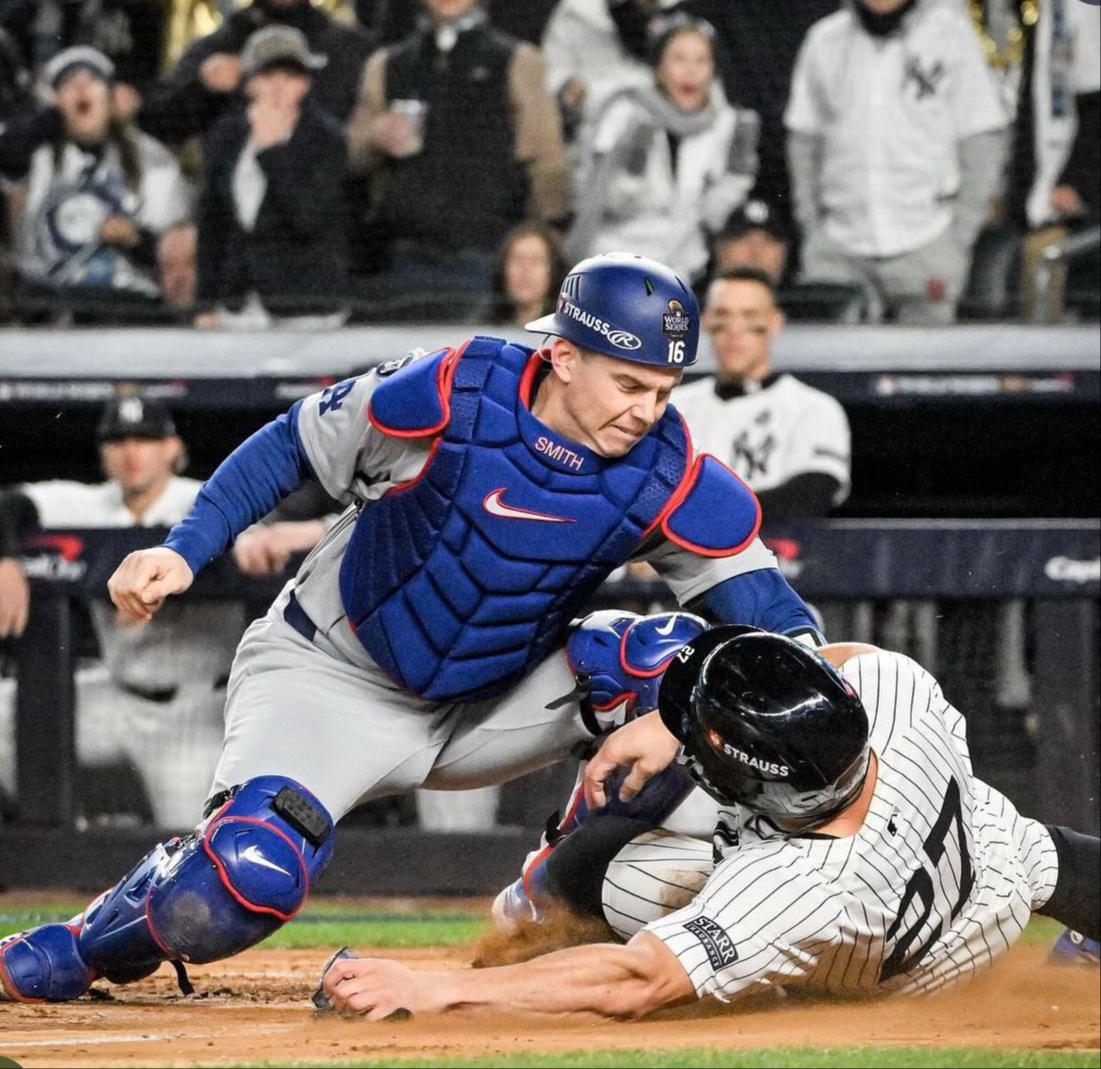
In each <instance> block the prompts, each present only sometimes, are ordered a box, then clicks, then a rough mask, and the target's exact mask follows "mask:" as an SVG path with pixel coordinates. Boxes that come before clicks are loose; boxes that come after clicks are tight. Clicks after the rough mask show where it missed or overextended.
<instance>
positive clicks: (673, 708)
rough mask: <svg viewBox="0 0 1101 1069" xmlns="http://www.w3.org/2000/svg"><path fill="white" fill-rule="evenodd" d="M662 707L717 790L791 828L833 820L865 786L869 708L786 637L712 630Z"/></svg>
mask: <svg viewBox="0 0 1101 1069" xmlns="http://www.w3.org/2000/svg"><path fill="white" fill-rule="evenodd" d="M658 707H659V709H660V711H661V718H662V721H663V722H664V723H665V726H666V727H667V728H668V729H669V730H670V731H671V732H672V733H673V734H674V735H675V736H676V737H677V738H678V739H680V741H681V742H682V743H683V744H684V748H685V758H686V761H687V766H688V770H689V772H691V774H692V776H693V777H694V778H695V779H696V781H697V782H698V783H699V784H700V786H701V787H703V789H704V790H705V791H707V793H708V794H710V795H711V796H712V797H713V798H716V799H717V800H718V801H720V802H725V803H727V804H734V803H738V804H741V805H744V806H746V807H747V808H748V809H750V810H752V811H753V812H755V813H760V814H762V815H763V816H766V817H769V818H771V819H772V820H774V821H775V822H776V823H777V824H778V825H779V826H780V827H782V828H785V829H788V830H797V829H799V828H808V827H813V826H814V825H817V824H822V823H824V822H825V821H827V820H829V819H830V817H832V816H834V815H835V814H836V813H838V812H839V811H840V810H841V809H843V808H844V807H845V806H846V805H847V804H848V803H849V801H850V800H852V799H853V798H854V797H855V796H856V795H857V794H858V793H859V791H860V789H861V787H862V786H863V783H864V776H865V773H866V772H867V769H868V755H869V752H870V750H869V746H868V730H869V729H868V715H867V713H866V712H865V711H864V706H863V705H862V704H861V703H860V699H859V698H858V697H857V695H856V692H855V691H854V690H853V689H852V687H851V686H850V685H849V684H848V683H847V682H846V681H845V680H844V679H842V678H841V676H840V675H839V674H838V673H837V672H836V671H835V670H834V668H833V667H832V666H831V665H830V664H828V663H827V662H826V661H825V660H823V658H821V657H820V656H819V655H818V654H817V653H815V652H814V651H813V650H811V649H809V648H808V647H807V646H804V645H803V644H802V643H799V642H795V641H794V640H792V639H789V638H784V637H783V636H782V635H774V634H770V633H769V632H767V631H759V630H757V629H756V628H752V627H739V626H731V627H716V628H713V629H712V630H710V631H708V632H705V633H704V634H702V635H700V636H699V638H696V639H693V640H692V641H691V642H689V643H688V644H687V645H686V646H684V647H683V649H681V651H680V652H679V653H678V654H677V656H676V657H675V658H674V659H673V662H672V664H670V666H669V668H668V670H667V671H666V673H665V678H664V679H663V680H662V684H661V690H660V692H659V696H658Z"/></svg>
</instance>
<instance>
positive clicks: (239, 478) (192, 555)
mask: <svg viewBox="0 0 1101 1069" xmlns="http://www.w3.org/2000/svg"><path fill="white" fill-rule="evenodd" d="M301 407H302V402H301V401H297V402H295V404H294V405H293V406H292V407H291V409H290V410H289V411H288V412H285V413H284V414H283V415H281V416H280V417H279V418H278V419H276V420H273V421H272V422H271V423H269V424H267V426H265V427H261V428H260V430H258V431H257V432H256V433H255V434H254V435H252V437H251V438H248V439H246V440H245V441H244V442H242V443H241V445H239V446H238V447H237V448H236V449H235V450H234V451H233V452H232V453H230V455H229V456H228V457H227V458H226V459H225V460H224V461H222V463H221V464H220V465H219V467H218V470H217V471H216V472H215V473H214V474H213V475H212V476H211V477H210V478H209V479H208V480H207V481H206V483H204V484H203V488H202V489H201V490H200V491H199V496H198V497H197V498H196V499H195V504H194V505H193V506H192V507H191V511H190V512H189V513H188V514H187V515H186V516H185V517H184V518H183V519H182V520H181V521H180V522H179V523H178V524H176V526H175V527H173V528H172V530H171V531H170V532H169V533H168V538H166V539H165V542H164V544H165V545H166V546H168V548H169V549H174V550H175V551H176V552H177V553H179V554H180V556H182V557H183V558H184V560H186V561H187V563H188V566H189V567H190V568H191V571H192V573H193V574H194V575H198V574H199V572H200V571H201V570H202V569H203V568H204V567H205V566H206V565H207V564H209V563H210V562H211V561H212V560H214V559H215V558H216V557H219V556H221V555H222V553H224V552H225V550H226V547H227V546H229V545H230V544H231V543H232V542H233V540H234V539H235V538H236V537H237V536H238V535H239V534H240V533H241V532H242V531H243V530H244V529H245V528H246V527H248V526H249V525H250V524H252V523H255V522H256V521H257V520H258V519H260V518H261V517H262V516H266V515H267V514H268V513H269V512H270V511H271V510H272V509H273V508H274V507H275V506H276V505H278V504H279V502H280V501H282V500H283V498H285V497H286V496H287V495H288V494H290V493H291V492H293V491H294V490H297V489H298V487H299V486H301V485H302V483H304V482H305V481H306V480H307V479H311V478H313V476H314V472H313V465H312V464H311V463H310V458H309V457H308V456H307V454H306V450H305V448H304V447H303V444H302V439H301V437H300V436H299V433H298V410H299V409H300V408H301Z"/></svg>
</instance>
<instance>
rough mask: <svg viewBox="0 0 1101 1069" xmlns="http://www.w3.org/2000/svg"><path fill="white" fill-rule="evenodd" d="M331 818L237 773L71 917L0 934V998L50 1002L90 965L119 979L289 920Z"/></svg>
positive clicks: (213, 951)
mask: <svg viewBox="0 0 1101 1069" xmlns="http://www.w3.org/2000/svg"><path fill="white" fill-rule="evenodd" d="M333 830H334V829H333V822H332V819H331V817H330V816H329V814H328V813H327V812H326V810H325V808H324V806H322V805H321V803H320V802H319V801H318V800H317V799H316V798H315V797H314V796H313V795H312V794H310V792H309V791H307V790H305V788H303V787H301V786H299V785H298V784H296V783H293V782H291V781H290V780H287V779H285V778H283V777H280V776H263V777H259V778H257V779H252V780H249V781H247V782H246V783H244V784H242V785H241V786H240V787H238V788H237V789H236V790H234V791H233V792H232V794H231V795H230V797H229V798H228V800H226V801H225V803H224V804H223V805H222V806H221V808H220V809H218V810H217V811H216V812H215V813H214V814H213V815H212V816H211V817H210V818H209V819H208V820H207V821H206V822H204V823H203V824H201V825H199V828H198V829H196V831H195V833H194V834H193V835H191V836H189V837H188V838H186V839H173V840H171V841H170V842H168V843H164V844H161V845H159V846H156V847H154V848H153V850H151V851H150V852H149V853H148V854H147V855H146V856H145V857H144V858H142V860H141V861H139V862H138V864H137V865H136V866H135V867H134V868H133V869H132V870H131V871H130V872H129V874H128V875H127V876H126V877H125V879H123V880H122V881H121V882H120V883H118V884H117V885H116V886H115V887H113V888H112V889H111V890H110V891H107V892H105V893H104V894H103V895H101V896H100V897H99V898H97V899H96V900H95V901H94V902H93V903H92V904H91V905H90V906H89V907H88V909H87V910H85V912H84V914H83V916H82V917H78V918H76V919H75V920H74V921H73V922H71V923H70V924H68V925H57V924H51V925H44V926H42V927H41V928H36V929H34V930H33V931H31V932H26V933H23V934H21V935H19V936H14V937H11V938H9V939H8V940H5V941H4V942H2V943H0V998H3V997H7V998H10V999H14V1000H18V1001H39V1000H46V1001H51V1002H61V1001H66V1000H68V999H73V998H77V997H78V996H80V995H82V994H83V993H84V992H85V991H86V990H87V989H88V987H89V986H91V984H92V982H93V981H94V980H96V979H97V978H98V977H101V976H102V977H105V978H106V979H108V980H111V981H112V982H114V983H128V982H130V981H133V980H138V979H141V978H142V977H143V976H148V975H149V974H150V973H151V972H153V971H154V970H155V969H156V968H157V966H158V965H159V964H160V963H161V962H162V961H173V962H195V963H202V962H209V961H217V960H219V959H221V958H228V957H230V956H232V955H233V954H236V953H238V952H239V951H241V950H244V949H245V948H247V947H250V946H253V945H254V944H255V943H258V942H260V940H262V939H264V938H266V937H267V936H268V935H270V934H271V933H272V932H274V931H275V930H276V929H277V928H279V927H280V926H281V925H283V924H284V923H285V922H287V921H289V920H290V919H291V918H292V917H293V916H294V915H295V914H296V913H297V912H298V910H299V909H301V908H302V905H303V904H304V903H305V901H306V897H307V895H308V894H309V891H310V887H311V886H312V884H313V882H314V881H315V880H316V879H317V877H318V876H319V875H320V874H321V872H322V871H323V870H324V868H325V866H326V865H327V864H328V861H329V858H330V856H331V855H332V849H333Z"/></svg>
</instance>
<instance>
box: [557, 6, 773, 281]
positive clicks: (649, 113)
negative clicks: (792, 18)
mask: <svg viewBox="0 0 1101 1069" xmlns="http://www.w3.org/2000/svg"><path fill="white" fill-rule="evenodd" d="M653 66H654V83H653V84H652V85H650V86H647V87H645V88H642V89H627V90H624V91H623V92H621V93H619V94H617V95H615V96H614V97H612V99H611V100H609V101H608V103H607V104H606V105H605V108H604V111H603V113H602V114H601V115H600V116H599V117H598V118H597V119H595V120H594V122H593V128H592V135H591V139H590V143H589V145H588V147H587V149H586V153H585V161H584V164H583V168H582V173H581V178H580V183H579V189H581V190H582V191H583V193H582V195H581V197H580V199H579V204H578V212H577V217H576V219H575V221H574V226H573V229H572V231H571V234H570V240H569V242H568V253H569V258H570V259H580V258H582V257H584V256H588V255H593V254H597V253H605V252H613V251H616V250H627V251H629V252H634V253H639V254H640V255H643V256H650V257H653V258H654V259H658V260H661V261H662V262H663V263H668V264H669V265H670V266H672V267H673V268H674V269H675V270H676V271H678V272H680V273H681V274H683V275H685V276H687V277H689V278H698V277H699V276H700V275H701V274H703V272H704V271H705V270H706V268H707V261H708V257H709V249H708V239H709V235H710V234H713V233H714V232H715V231H717V230H719V229H720V228H721V227H722V225H723V223H724V222H725V221H726V219H727V218H728V217H729V215H730V213H731V211H732V210H733V209H734V208H735V207H737V206H738V204H740V203H741V202H742V201H743V200H744V199H745V197H746V195H747V194H748V192H749V190H750V188H751V186H752V185H753V180H754V175H755V173H756V169H757V156H756V141H757V129H758V126H757V122H756V116H755V115H753V114H752V113H751V112H741V111H736V110H735V109H734V108H733V107H732V106H731V105H730V104H729V103H728V102H727V100H726V97H725V96H724V94H723V91H722V87H721V85H720V84H719V82H718V81H717V80H716V78H715V60H714V32H713V31H712V29H711V27H710V26H709V25H708V24H706V23H702V22H696V21H692V20H690V19H686V18H681V17H677V18H673V19H671V20H669V21H668V22H666V23H664V24H662V27H661V29H660V31H659V32H658V34H657V36H656V39H655V42H654V48H653Z"/></svg>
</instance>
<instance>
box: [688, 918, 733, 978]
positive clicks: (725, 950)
mask: <svg viewBox="0 0 1101 1069" xmlns="http://www.w3.org/2000/svg"><path fill="white" fill-rule="evenodd" d="M684 928H685V931H688V932H691V933H692V934H693V935H694V936H695V937H696V938H697V939H698V940H699V941H700V942H701V943H702V944H703V949H704V950H706V951H707V959H708V961H710V962H711V966H712V968H714V969H726V968H729V966H731V965H733V964H734V962H736V961H737V960H738V948H737V947H736V946H735V945H734V940H733V939H731V938H730V936H729V935H728V934H727V932H726V929H725V928H721V927H719V925H717V924H716V923H715V922H714V921H713V920H711V919H710V918H709V917H697V918H696V919H695V920H692V921H686V922H685V925H684Z"/></svg>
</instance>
